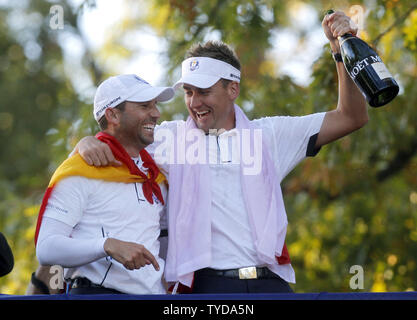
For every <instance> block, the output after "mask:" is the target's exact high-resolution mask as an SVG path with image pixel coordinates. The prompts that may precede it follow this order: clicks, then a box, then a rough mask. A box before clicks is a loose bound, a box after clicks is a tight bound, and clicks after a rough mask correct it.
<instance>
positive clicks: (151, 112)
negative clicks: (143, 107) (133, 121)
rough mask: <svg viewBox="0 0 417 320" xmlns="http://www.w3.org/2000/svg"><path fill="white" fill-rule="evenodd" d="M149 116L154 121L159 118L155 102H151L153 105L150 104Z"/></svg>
mask: <svg viewBox="0 0 417 320" xmlns="http://www.w3.org/2000/svg"><path fill="white" fill-rule="evenodd" d="M150 116H151V117H152V118H156V119H159V117H160V116H161V113H160V112H159V109H158V106H157V105H156V101H153V103H152V108H151V111H150Z"/></svg>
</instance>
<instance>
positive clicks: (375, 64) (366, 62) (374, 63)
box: [349, 55, 392, 80]
mask: <svg viewBox="0 0 417 320" xmlns="http://www.w3.org/2000/svg"><path fill="white" fill-rule="evenodd" d="M367 66H371V67H372V68H373V69H374V70H375V72H376V74H377V75H378V76H379V77H380V78H381V79H386V78H391V77H392V75H391V74H390V73H389V71H388V69H387V68H386V67H385V65H384V63H383V62H382V60H381V58H380V57H379V56H375V55H374V56H369V57H366V58H365V59H362V60H360V61H358V62H356V63H355V65H354V67H353V68H352V69H351V70H350V72H349V73H350V76H351V77H352V79H353V80H355V78H356V76H357V75H358V74H359V73H360V72H361V70H363V69H364V68H365V67H367Z"/></svg>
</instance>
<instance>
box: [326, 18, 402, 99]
mask: <svg viewBox="0 0 417 320" xmlns="http://www.w3.org/2000/svg"><path fill="white" fill-rule="evenodd" d="M331 13H333V10H329V11H327V14H331ZM338 40H339V44H340V54H341V56H342V59H343V64H344V65H345V68H346V71H347V73H348V74H349V75H350V77H351V78H352V80H353V81H354V82H355V84H356V85H357V86H358V88H359V90H360V91H361V92H362V94H363V95H364V96H365V98H366V100H367V101H368V103H369V105H370V106H371V107H381V106H383V105H386V104H387V103H388V102H390V101H391V100H392V99H394V98H395V97H396V96H397V94H398V91H399V86H398V84H397V82H396V81H395V79H394V78H393V77H392V75H391V74H390V72H389V71H388V69H387V67H386V66H385V64H384V63H383V62H382V60H381V58H380V57H379V55H378V54H377V53H376V52H375V50H373V49H372V48H371V47H370V46H369V45H368V44H367V43H366V42H365V41H363V40H361V39H359V38H357V37H355V36H354V35H352V34H349V33H348V34H345V35H343V36H341V37H338Z"/></svg>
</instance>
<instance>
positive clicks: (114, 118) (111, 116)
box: [104, 108, 120, 125]
mask: <svg viewBox="0 0 417 320" xmlns="http://www.w3.org/2000/svg"><path fill="white" fill-rule="evenodd" d="M104 116H105V117H106V120H107V123H108V124H113V125H117V124H119V119H120V113H119V110H117V109H115V108H107V109H106V111H105V112H104Z"/></svg>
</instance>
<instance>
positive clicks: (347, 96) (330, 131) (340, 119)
mask: <svg viewBox="0 0 417 320" xmlns="http://www.w3.org/2000/svg"><path fill="white" fill-rule="evenodd" d="M322 26H323V30H324V33H325V35H326V37H327V38H328V39H329V41H330V47H331V50H332V51H333V52H334V53H337V52H340V46H339V42H338V39H337V37H338V36H342V35H344V34H346V33H352V34H354V35H356V33H357V28H356V27H355V26H354V24H353V23H352V21H351V19H350V18H349V17H348V16H346V15H345V14H344V13H343V12H340V11H337V12H335V13H333V14H330V15H326V16H325V17H324V19H323V21H322ZM336 69H337V74H338V78H339V99H338V103H337V108H336V109H335V110H332V111H329V112H327V113H326V116H325V117H324V120H323V124H322V127H321V129H320V133H319V135H318V138H317V141H316V147H320V146H322V145H325V144H327V143H329V142H332V141H334V140H337V139H339V138H341V137H343V136H345V135H347V134H349V133H351V132H353V131H355V130H357V129H359V128H361V127H363V126H364V125H365V124H366V123H367V122H368V110H367V106H366V100H365V98H364V96H363V95H362V93H361V92H360V91H359V89H358V87H357V86H356V85H355V83H354V82H353V80H352V79H351V78H350V76H349V74H348V73H347V72H346V69H345V67H344V65H343V63H342V62H337V63H336Z"/></svg>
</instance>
